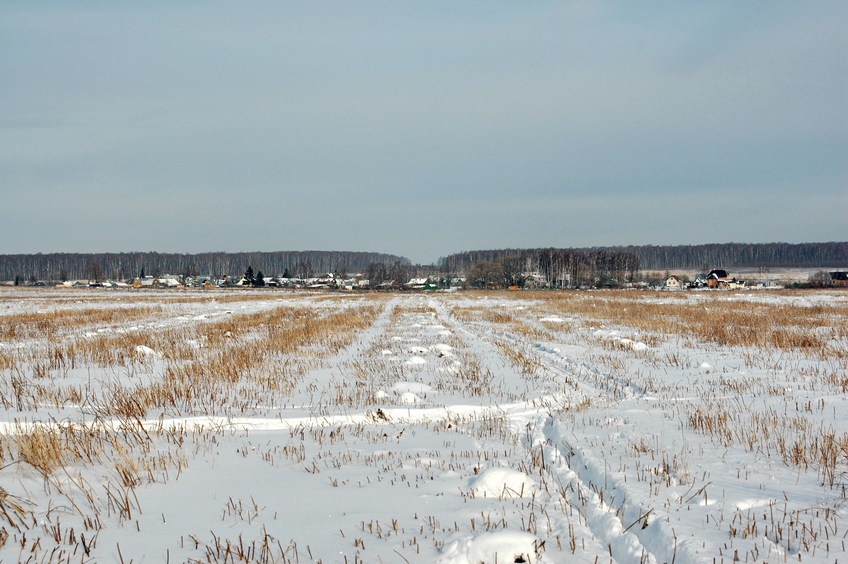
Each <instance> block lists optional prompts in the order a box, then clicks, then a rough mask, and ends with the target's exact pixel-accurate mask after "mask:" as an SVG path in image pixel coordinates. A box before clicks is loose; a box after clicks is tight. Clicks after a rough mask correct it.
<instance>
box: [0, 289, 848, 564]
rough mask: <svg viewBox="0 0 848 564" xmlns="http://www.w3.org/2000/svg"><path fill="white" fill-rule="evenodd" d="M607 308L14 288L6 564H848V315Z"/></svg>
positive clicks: (0, 555)
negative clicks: (812, 341) (722, 317)
mask: <svg viewBox="0 0 848 564" xmlns="http://www.w3.org/2000/svg"><path fill="white" fill-rule="evenodd" d="M590 294H591V302H588V301H575V300H577V298H574V299H570V300H565V301H561V300H558V299H556V298H555V297H553V296H555V294H522V293H515V294H512V293H509V294H508V293H500V294H498V293H492V294H480V293H467V294H466V293H434V294H412V295H380V296H360V295H355V296H352V295H344V294H324V293H317V294H316V293H300V294H291V293H283V292H256V293H249V292H243V293H237V292H232V293H225V292H220V293H213V294H208V293H203V292H196V293H180V292H174V293H169V292H161V293H154V292H142V293H133V292H109V291H99V292H98V291H76V292H75V291H52V290H51V291H39V292H36V291H24V290H4V291H2V292H0V316H2V323H4V324H5V327H6V328H5V329H4V335H5V336H4V338H3V339H2V341H0V368H2V380H0V392H2V397H3V400H2V411H0V488H2V489H0V561H4V562H12V561H27V560H30V561H34V562H50V561H56V562H59V561H61V562H65V561H70V562H77V561H80V562H89V561H90V562H108V561H124V562H130V561H133V562H184V561H201V562H207V561H211V562H225V561H231V562H239V561H248V562H253V561H260V562H274V561H281V562H300V561H302V562H312V561H323V562H356V561H363V562H444V563H457V564H459V563H478V562H621V563H630V562H633V563H641V562H677V563H683V562H733V561H747V562H789V561H792V562H796V561H800V562H842V561H846V559H848V553H846V540H848V539H846V533H848V519H846V517H848V515H847V514H846V511H847V509H846V506H845V501H846V484H847V483H848V450H846V448H848V438H846V437H848V377H847V376H846V356H848V355H846V349H848V333H846V330H845V327H846V320H848V315H846V304H848V301H846V294H844V293H838V292H831V293H828V292H818V293H808V294H785V293H777V292H775V293H762V292H760V293H756V292H745V293H726V292H717V293H705V292H699V293H691V294H683V293H680V294H675V295H673V296H671V297H669V294H667V293H636V292H633V293H627V292H597V293H590ZM590 294H589V293H587V295H590ZM570 295H572V296H573V294H570ZM678 303H682V304H685V305H686V306H693V307H697V308H703V309H704V310H715V309H721V308H728V309H727V312H728V314H727V315H728V318H727V324H728V325H731V326H732V325H733V323H734V320H733V317H732V316H733V312H734V311H738V310H737V309H735V308H740V307H741V308H742V309H745V308H753V307H762V308H773V311H774V312H775V318H777V317H778V316H777V312H778V311H784V310H785V309H786V308H795V309H793V310H792V313H793V315H797V317H798V318H800V317H803V316H804V315H806V313H809V315H811V316H812V315H815V316H816V320H817V321H816V324H815V327H812V328H811V327H809V326H803V327H801V326H799V328H798V331H799V332H811V333H813V334H815V335H817V338H819V340H817V341H816V343H819V345H816V346H815V347H812V346H809V345H802V346H795V345H791V344H790V345H787V346H786V347H775V346H773V345H766V344H763V345H757V344H754V345H749V346H738V345H732V344H731V345H728V344H721V342H716V341H715V340H713V339H711V338H710V336H709V335H705V336H704V337H703V338H701V337H699V336H697V335H696V336H693V335H691V334H682V333H680V332H676V331H675V332H672V331H670V330H669V332H663V331H661V330H646V329H645V328H644V325H640V324H638V323H636V321H635V319H636V316H637V315H643V313H638V312H641V311H642V310H641V309H640V308H642V307H651V308H658V307H660V308H661V307H673V306H675V305H676V304H678ZM605 304H608V305H609V306H610V307H611V308H612V310H615V313H614V314H613V313H609V312H608V313H607V314H602V313H600V311H598V313H593V309H595V310H600V309H601V308H602V307H603V306H605ZM578 306H579V307H578ZM628 310H632V312H633V316H634V321H633V323H632V324H631V323H629V322H628V321H627V317H628V313H627V312H628ZM652 311H653V310H652ZM669 311H670V310H669ZM102 312H105V313H102ZM110 312H116V313H115V314H114V315H113V314H112V313H110ZM69 315H70V316H71V317H68V316H69ZM613 315H614V319H613ZM39 316H43V317H44V318H45V320H47V319H55V320H57V321H55V322H52V321H51V322H47V321H45V322H43V323H42V322H41V321H40V317H39ZM63 316H65V317H63ZM791 317H792V316H790V318H791ZM62 319H65V320H66V321H61V320H62ZM622 319H623V320H624V321H622ZM12 326H14V327H12ZM287 331H289V332H287ZM793 342H795V341H793ZM822 343H823V344H822Z"/></svg>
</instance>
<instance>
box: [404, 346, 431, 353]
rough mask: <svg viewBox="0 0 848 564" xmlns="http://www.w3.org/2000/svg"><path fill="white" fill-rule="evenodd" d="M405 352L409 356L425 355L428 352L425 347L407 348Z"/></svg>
mask: <svg viewBox="0 0 848 564" xmlns="http://www.w3.org/2000/svg"><path fill="white" fill-rule="evenodd" d="M406 352H408V353H409V354H427V353H428V352H430V351H429V350H427V348H426V347H409V348H408V349H407V350H406Z"/></svg>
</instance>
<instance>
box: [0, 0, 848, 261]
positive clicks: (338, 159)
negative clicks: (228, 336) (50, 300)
mask: <svg viewBox="0 0 848 564" xmlns="http://www.w3.org/2000/svg"><path fill="white" fill-rule="evenodd" d="M846 37H848V2H846V1H845V0H835V1H832V2H815V1H809V2H808V1H804V2H776V1H772V0H769V1H763V2H756V1H746V2H739V1H738V0H732V1H727V2H721V1H717V2H629V1H627V2H624V1H622V2H601V1H599V2H563V1H552V2H546V1H510V2H498V1H486V2H483V1H473V2H472V1H461V2H455V1H452V2H439V1H420V2H402V1H398V0H387V1H385V2H373V1H364V2H350V1H348V0H344V1H339V2H302V1H301V2H276V1H275V2H223V1H222V2H199V1H198V2H182V3H177V2H171V1H161V2H156V1H151V0H146V1H144V2H120V1H116V0H110V1H104V2H94V1H88V2H66V1H61V2H60V1H57V2H24V1H20V2H3V3H2V5H0V253H30V252H45V253H46V252H101V251H110V252H118V251H160V252H204V251H253V250H263V251H273V250H354V251H357V250H362V251H380V252H389V253H395V254H399V255H403V256H406V257H409V258H410V259H411V260H412V261H413V262H422V263H429V262H433V261H435V260H436V259H437V258H438V257H440V256H445V255H448V254H450V253H453V252H457V251H463V250H471V249H484V248H485V249H488V248H503V247H513V248H518V247H522V248H523V247H548V246H556V247H576V246H580V247H582V246H598V245H619V244H620V245H628V244H688V243H709V242H730V241H736V242H773V241H786V242H821V241H835V240H838V241H845V240H848V228H846V226H848V221H846V220H847V219H848V41H846Z"/></svg>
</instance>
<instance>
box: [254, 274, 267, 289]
mask: <svg viewBox="0 0 848 564" xmlns="http://www.w3.org/2000/svg"><path fill="white" fill-rule="evenodd" d="M253 285H254V286H255V287H256V288H262V287H263V286H265V275H264V274H262V271H261V270H260V271H259V272H257V273H256V278H254V280H253Z"/></svg>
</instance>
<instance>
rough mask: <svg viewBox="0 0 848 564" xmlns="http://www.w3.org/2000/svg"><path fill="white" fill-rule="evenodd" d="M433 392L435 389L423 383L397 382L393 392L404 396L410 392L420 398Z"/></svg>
mask: <svg viewBox="0 0 848 564" xmlns="http://www.w3.org/2000/svg"><path fill="white" fill-rule="evenodd" d="M432 391H433V387H432V386H430V385H428V384H422V383H421V382H397V383H396V384H395V385H394V386H392V392H393V393H395V394H404V393H406V392H410V393H413V394H418V395H420V396H426V395H427V394H429V393H430V392H432Z"/></svg>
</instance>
